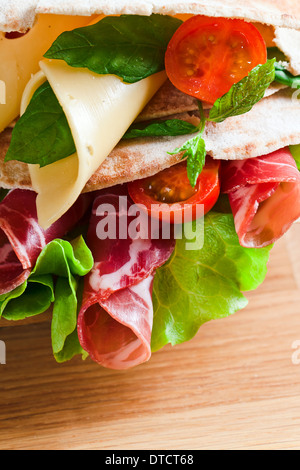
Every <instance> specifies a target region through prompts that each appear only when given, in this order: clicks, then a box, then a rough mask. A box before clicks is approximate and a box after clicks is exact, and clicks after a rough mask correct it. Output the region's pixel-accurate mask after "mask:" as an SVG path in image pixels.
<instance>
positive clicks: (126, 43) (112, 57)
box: [45, 15, 182, 83]
mask: <svg viewBox="0 0 300 470" xmlns="http://www.w3.org/2000/svg"><path fill="white" fill-rule="evenodd" d="M181 24H182V21H181V20H178V19H176V18H172V17H171V16H166V15H151V16H136V15H122V16H120V17H113V16H111V17H106V18H104V19H102V20H101V21H99V22H98V23H97V24H94V25H91V26H86V27H83V28H77V29H75V30H74V31H67V32H64V33H62V34H61V35H60V36H59V37H58V39H57V40H56V41H55V42H54V43H53V45H52V46H51V48H50V49H49V50H48V51H47V52H46V54H45V57H46V58H48V59H61V60H64V61H65V62H66V63H67V64H69V65H71V66H72V67H84V68H88V69H89V70H91V71H92V72H95V73H97V74H113V75H117V76H119V77H121V78H123V80H124V81H125V82H127V83H134V82H137V81H139V80H142V79H143V78H146V77H149V76H150V75H152V74H154V73H157V72H160V71H162V70H164V68H165V64H164V59H165V52H166V49H167V46H168V44H169V42H170V40H171V38H172V36H173V35H174V33H175V31H176V30H177V29H178V28H179V26H180V25H181Z"/></svg>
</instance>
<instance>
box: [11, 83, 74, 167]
mask: <svg viewBox="0 0 300 470" xmlns="http://www.w3.org/2000/svg"><path fill="white" fill-rule="evenodd" d="M75 152H76V148H75V144H74V140H73V136H72V133H71V130H70V127H69V124H68V121H67V118H66V116H65V114H64V111H63V109H62V107H61V105H60V104H59V101H58V99H57V98H56V95H55V94H54V92H53V90H52V88H51V86H50V84H49V83H48V82H45V83H44V84H43V85H41V86H40V87H39V88H38V90H37V91H36V92H35V93H34V95H33V97H32V99H31V101H30V103H29V106H28V107H27V110H26V112H25V113H24V114H23V116H22V117H21V118H20V119H19V121H18V122H17V124H16V125H15V127H14V130H13V132H12V139H11V144H10V147H9V149H8V152H7V154H6V157H5V161H6V162H7V161H9V160H18V161H20V162H24V163H33V164H39V165H40V166H45V165H49V164H50V163H53V162H56V161H57V160H61V159H62V158H66V157H68V156H69V155H72V154H73V153H75Z"/></svg>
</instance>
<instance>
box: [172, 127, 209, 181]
mask: <svg viewBox="0 0 300 470" xmlns="http://www.w3.org/2000/svg"><path fill="white" fill-rule="evenodd" d="M181 152H184V154H183V156H182V159H184V158H187V174H188V178H189V181H190V183H191V186H192V187H193V188H194V187H195V186H196V183H197V180H198V177H199V175H200V173H201V172H202V170H203V167H204V165H205V159H206V149H205V141H204V139H203V138H202V134H198V135H196V137H194V138H193V139H190V140H188V141H187V142H186V143H185V144H183V145H182V147H179V148H177V149H175V150H174V151H173V152H168V153H169V154H170V155H176V154H178V153H181Z"/></svg>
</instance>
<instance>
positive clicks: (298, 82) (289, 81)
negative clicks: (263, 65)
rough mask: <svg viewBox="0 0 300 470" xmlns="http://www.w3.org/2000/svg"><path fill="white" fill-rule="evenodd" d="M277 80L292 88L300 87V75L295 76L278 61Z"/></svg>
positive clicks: (276, 67)
mask: <svg viewBox="0 0 300 470" xmlns="http://www.w3.org/2000/svg"><path fill="white" fill-rule="evenodd" d="M275 80H276V82H278V83H282V84H283V85H287V86H288V87H291V88H295V89H297V88H300V75H298V76H296V77H295V76H294V75H292V74H291V73H290V72H288V71H287V70H286V69H285V68H284V66H283V65H281V64H278V63H276V64H275Z"/></svg>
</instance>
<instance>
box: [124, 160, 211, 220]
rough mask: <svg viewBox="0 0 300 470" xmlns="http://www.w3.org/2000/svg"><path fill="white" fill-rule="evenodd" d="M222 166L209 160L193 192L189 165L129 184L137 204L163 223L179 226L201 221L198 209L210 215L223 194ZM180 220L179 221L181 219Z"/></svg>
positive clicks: (169, 169)
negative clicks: (163, 221) (189, 177)
mask: <svg viewBox="0 0 300 470" xmlns="http://www.w3.org/2000/svg"><path fill="white" fill-rule="evenodd" d="M219 167H220V163H219V162H218V161H216V160H212V159H211V158H209V157H207V163H206V165H205V167H204V169H203V171H202V173H201V174H200V176H199V178H198V181H197V184H196V186H195V188H192V186H191V184H190V182H189V180H188V177H187V170H186V162H181V163H178V164H177V165H174V166H172V167H171V168H167V169H166V170H163V171H161V172H160V173H158V174H157V175H154V176H151V177H149V178H145V179H142V180H136V181H133V182H131V183H128V192H129V195H130V197H131V199H132V200H133V202H134V203H135V204H137V205H139V206H140V207H141V208H142V209H144V210H145V211H147V213H148V214H149V215H150V216H152V217H155V218H159V219H160V220H165V221H168V222H171V223H176V221H178V220H182V221H183V220H184V221H185V222H188V221H190V220H195V219H196V218H197V214H198V212H197V210H196V208H197V206H198V205H200V204H201V205H203V206H204V214H206V213H207V212H209V211H210V210H211V209H212V207H213V206H214V205H215V203H216V202H217V200H218V197H219V194H220V181H219ZM178 216H179V217H178Z"/></svg>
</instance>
